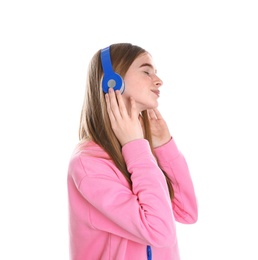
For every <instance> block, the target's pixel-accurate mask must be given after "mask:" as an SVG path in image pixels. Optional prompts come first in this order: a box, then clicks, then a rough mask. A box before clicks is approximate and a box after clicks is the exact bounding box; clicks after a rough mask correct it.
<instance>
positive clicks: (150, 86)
mask: <svg viewBox="0 0 258 260" xmlns="http://www.w3.org/2000/svg"><path fill="white" fill-rule="evenodd" d="M156 73H157V71H156V68H155V65H154V62H153V60H152V57H151V55H150V54H149V53H144V54H141V55H140V56H139V57H137V58H136V59H135V60H134V62H133V63H132V64H131V66H130V67H129V69H128V71H127V72H126V74H125V76H124V84H125V90H124V93H123V95H122V97H123V99H124V102H125V104H126V106H127V107H128V108H129V98H130V97H132V98H133V99H134V100H135V102H136V106H137V109H138V110H139V112H141V111H143V110H146V109H151V108H156V107H157V106H158V98H159V87H161V85H162V84H163V82H162V80H161V79H160V78H159V77H158V76H157V74H156Z"/></svg>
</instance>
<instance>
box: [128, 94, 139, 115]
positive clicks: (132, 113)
mask: <svg viewBox="0 0 258 260" xmlns="http://www.w3.org/2000/svg"><path fill="white" fill-rule="evenodd" d="M130 104H131V108H130V115H131V117H133V118H138V116H139V113H138V111H137V108H136V102H135V100H134V99H133V98H132V97H130Z"/></svg>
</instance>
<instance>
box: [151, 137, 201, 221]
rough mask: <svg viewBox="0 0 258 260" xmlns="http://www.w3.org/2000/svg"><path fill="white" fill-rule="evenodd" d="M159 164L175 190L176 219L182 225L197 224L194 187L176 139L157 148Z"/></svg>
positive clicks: (173, 205) (174, 209)
mask: <svg viewBox="0 0 258 260" xmlns="http://www.w3.org/2000/svg"><path fill="white" fill-rule="evenodd" d="M155 153H156V156H157V159H158V163H159V165H160V167H161V169H162V170H164V172H166V174H167V175H168V177H169V178H170V180H171V182H172V186H173V189H174V199H173V201H172V207H173V211H174V215H175V219H176V220H177V221H178V222H181V223H188V224H190V223H195V222H196V221H197V218H198V209H197V200H196V196H195V191H194V186H193V183H192V179H191V176H190V172H189V169H188V165H187V163H186V161H185V158H184V156H183V155H182V153H180V151H179V150H178V148H177V146H176V144H175V142H174V139H171V140H170V141H169V142H168V143H166V144H164V145H162V146H160V147H157V148H155Z"/></svg>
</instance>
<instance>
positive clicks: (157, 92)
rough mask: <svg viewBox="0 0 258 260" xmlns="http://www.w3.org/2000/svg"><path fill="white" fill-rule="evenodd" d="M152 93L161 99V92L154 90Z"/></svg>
mask: <svg viewBox="0 0 258 260" xmlns="http://www.w3.org/2000/svg"><path fill="white" fill-rule="evenodd" d="M152 92H153V93H154V94H156V95H157V96H158V97H159V95H160V91H159V90H152Z"/></svg>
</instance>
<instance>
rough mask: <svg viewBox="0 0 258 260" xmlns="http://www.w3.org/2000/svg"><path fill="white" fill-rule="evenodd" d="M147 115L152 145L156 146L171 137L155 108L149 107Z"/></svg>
mask: <svg viewBox="0 0 258 260" xmlns="http://www.w3.org/2000/svg"><path fill="white" fill-rule="evenodd" d="M148 115H149V121H150V127H151V134H152V143H153V147H154V148H156V147H158V146H161V145H163V144H165V143H167V142H168V141H169V140H170V139H171V138H172V137H171V134H170V132H169V129H168V126H167V123H166V121H165V120H164V119H163V117H162V115H161V113H160V112H159V111H158V109H157V108H155V109H149V110H148Z"/></svg>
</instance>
